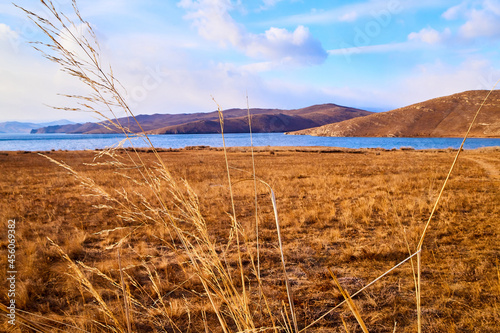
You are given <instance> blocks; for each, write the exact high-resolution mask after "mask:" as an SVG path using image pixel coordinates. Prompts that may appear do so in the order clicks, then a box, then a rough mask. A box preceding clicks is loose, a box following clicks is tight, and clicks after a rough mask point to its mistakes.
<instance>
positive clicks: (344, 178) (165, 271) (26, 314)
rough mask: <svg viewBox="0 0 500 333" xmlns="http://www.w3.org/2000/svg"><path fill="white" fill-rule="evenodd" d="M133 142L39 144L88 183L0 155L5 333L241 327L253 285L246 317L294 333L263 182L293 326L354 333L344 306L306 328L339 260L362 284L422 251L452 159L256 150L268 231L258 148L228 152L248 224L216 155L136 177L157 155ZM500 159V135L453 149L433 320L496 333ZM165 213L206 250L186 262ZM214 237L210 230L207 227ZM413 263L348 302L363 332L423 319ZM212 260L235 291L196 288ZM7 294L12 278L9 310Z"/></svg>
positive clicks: (499, 321)
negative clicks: (11, 260) (9, 317)
mask: <svg viewBox="0 0 500 333" xmlns="http://www.w3.org/2000/svg"><path fill="white" fill-rule="evenodd" d="M97 153H99V152H97ZM129 153H130V151H128V150H116V151H114V152H113V154H112V155H106V154H103V155H102V156H101V157H99V158H96V159H95V156H96V152H91V151H85V152H82V151H79V152H62V151H52V152H45V153H44V154H45V155H46V156H48V157H50V158H52V159H54V160H56V161H63V162H64V163H67V165H68V166H69V167H71V168H72V169H74V171H75V172H78V177H79V178H75V174H72V173H71V172H69V169H67V168H63V167H62V166H61V165H57V164H56V163H54V162H52V161H50V160H48V159H47V158H45V157H43V156H41V155H39V154H37V153H33V152H31V153H30V152H4V153H0V167H1V169H2V171H1V177H0V190H1V196H0V198H1V199H0V222H1V225H2V228H3V230H7V221H8V220H11V219H15V221H16V241H17V252H16V266H17V271H18V273H17V277H16V278H17V280H16V305H17V310H18V312H17V323H16V325H15V326H12V325H9V324H8V323H7V321H6V320H2V322H1V326H0V330H1V331H6V332H39V331H41V332H55V331H57V330H56V328H57V329H59V331H65V332H81V331H82V330H84V331H88V332H113V331H116V332H127V331H133V332H223V331H224V330H227V331H231V332H237V331H241V327H242V326H241V325H240V324H238V321H237V320H236V319H234V318H235V317H238V316H239V314H238V313H239V312H238V311H236V310H232V308H231V304H232V303H231V299H230V298H231V297H232V298H238V297H243V298H242V299H243V302H244V303H245V304H244V305H243V307H244V309H245V311H243V312H245V314H242V315H241V316H242V317H243V318H242V319H241V322H247V323H248V325H249V326H250V327H254V330H253V331H254V332H261V331H267V330H269V331H271V332H273V331H279V332H281V331H283V332H284V331H287V330H288V331H294V330H293V327H288V326H287V325H290V323H291V322H292V320H291V319H290V318H289V317H290V316H291V314H290V311H289V306H288V298H287V291H286V282H285V281H286V279H285V277H284V273H283V268H282V264H281V261H280V256H281V254H280V246H279V241H278V236H277V228H276V221H275V215H274V211H273V205H272V200H271V196H270V189H269V187H268V186H267V185H265V184H264V183H263V182H265V183H267V184H268V185H269V186H270V187H271V188H272V189H273V191H274V193H275V195H276V207H277V212H278V217H279V222H280V231H281V238H282V247H281V249H282V250H283V253H284V258H285V262H286V272H287V276H288V279H289V285H290V287H291V290H292V292H293V305H294V308H295V314H296V321H297V324H298V328H299V330H302V331H306V332H346V331H347V332H359V331H360V327H359V325H358V323H357V321H356V319H355V318H354V316H353V314H352V312H351V311H350V310H349V308H348V307H347V305H343V306H341V307H339V308H338V309H336V310H334V311H332V312H331V313H329V314H328V315H326V316H325V317H324V318H323V319H322V320H319V321H318V322H317V323H315V324H314V325H312V326H311V327H309V328H307V329H306V330H304V328H306V327H308V326H309V325H310V324H311V323H313V322H314V321H315V320H316V319H317V318H319V317H321V316H322V315H324V314H325V313H327V312H328V311H329V310H330V309H332V308H333V307H335V306H336V305H337V304H339V303H340V302H342V301H343V299H344V298H343V296H342V294H341V292H340V291H339V289H338V288H337V286H336V285H335V283H334V281H333V279H332V277H331V275H330V273H329V271H328V269H330V270H331V271H332V272H333V273H334V274H335V276H336V277H337V278H338V280H339V283H340V285H341V286H342V287H343V288H344V289H345V290H346V291H347V292H348V293H349V294H354V293H355V292H356V291H358V290H360V289H361V288H363V287H364V286H365V285H367V284H369V283H370V282H371V281H373V280H374V279H376V278H377V277H378V276H380V275H381V274H383V273H385V272H386V271H388V270H389V269H391V268H392V267H393V266H394V265H396V264H398V263H400V262H401V261H403V260H404V259H406V258H407V257H408V256H409V255H410V254H412V253H414V251H415V250H416V248H417V244H418V242H419V240H420V237H421V234H422V230H423V227H424V225H425V223H426V221H427V219H428V217H429V214H430V211H431V209H432V206H433V204H434V201H435V200H436V197H437V195H438V193H439V190H440V188H441V186H442V184H443V181H444V179H445V177H446V175H447V173H448V170H449V168H450V165H451V163H452V161H453V159H454V157H455V154H456V152H455V151H453V150H429V151H414V150H393V151H385V150H377V149H369V150H335V149H323V148H300V149H293V148H260V149H257V151H256V153H255V167H256V176H257V177H258V179H259V180H262V181H263V182H260V181H258V182H257V195H256V197H257V202H258V206H257V207H258V209H257V212H258V213H257V217H258V219H257V220H258V238H257V232H256V217H255V195H254V182H253V178H252V157H251V154H250V152H249V151H248V149H247V150H244V149H231V150H230V151H229V153H228V163H229V166H230V168H229V170H230V174H231V180H232V182H231V184H232V186H231V190H232V192H233V193H234V195H233V196H234V206H235V214H234V215H235V217H236V221H237V222H234V220H233V219H234V217H233V212H232V205H231V196H230V191H229V186H228V179H227V171H226V164H225V163H226V162H225V158H224V152H223V151H221V150H218V149H209V148H196V149H181V150H170V151H160V152H159V157H160V158H161V160H162V161H163V162H164V163H165V165H166V167H167V169H168V170H169V171H170V172H171V175H170V174H169V175H163V177H164V178H162V179H163V181H164V180H165V179H170V178H169V177H171V179H173V181H175V184H176V185H175V186H176V188H177V190H176V191H177V192H176V191H173V192H172V190H169V189H170V187H171V186H172V185H171V184H170V185H168V186H167V185H165V184H164V183H163V181H158V182H157V183H155V181H151V182H148V181H146V180H145V179H150V178H148V177H144V175H143V174H141V173H142V172H149V171H141V170H143V169H142V167H141V164H140V163H143V164H144V165H154V163H157V162H158V161H157V159H156V158H155V156H154V154H153V153H151V152H150V151H149V152H148V151H141V152H139V153H138V155H137V157H134V159H137V158H139V160H140V163H135V164H134V163H131V161H132V159H130V158H129V157H128V154H129ZM122 158H123V160H122ZM117 161H118V162H117ZM119 161H123V162H119ZM91 164H92V165H91ZM499 169H500V149H498V148H489V149H486V148H485V149H479V150H472V151H464V152H463V153H462V155H461V156H460V159H459V161H458V165H457V167H456V169H455V171H454V172H453V174H452V177H451V179H450V181H449V183H448V186H447V188H446V190H445V192H444V195H443V198H442V199H441V202H440V205H439V207H438V210H437V212H436V216H435V218H434V220H433V221H432V222H431V225H430V229H429V231H428V233H427V236H426V238H425V240H424V246H423V251H422V291H421V292H422V325H423V326H422V330H423V331H424V332H498V327H500V262H499V259H500V238H499V234H500V224H499V220H500V186H499V185H500V170H499ZM154 179H157V178H154ZM183 180H186V182H187V183H188V184H189V187H187V186H186V185H185V184H184V183H183ZM153 183H154V184H153ZM82 185H83V186H82ZM153 188H154V189H155V190H154V191H153V190H152V189H153ZM176 196H177V197H176ZM179 197H181V198H180V200H179ZM113 198H118V199H113ZM193 198H195V199H193ZM179 202H183V204H179ZM158 203H161V204H158ZM190 209H192V211H191V210H190ZM186 210H187V211H189V212H191V213H192V214H194V215H196V214H198V212H199V214H200V216H199V217H198V218H199V219H200V220H203V221H205V222H206V230H201V229H203V228H204V227H203V226H200V225H199V224H196V223H191V222H190V219H191V218H192V216H191V215H188V214H187V213H186ZM165 216H167V217H165ZM171 216H175V217H171ZM169 219H171V221H170V222H169ZM170 225H174V226H175V228H179V230H180V229H182V232H183V233H184V234H185V235H187V236H186V237H188V238H189V239H191V240H192V242H193V243H192V244H194V245H192V247H191V251H196V250H197V246H199V251H200V252H201V253H200V254H199V257H195V258H194V259H193V257H190V254H189V253H187V252H186V250H187V249H186V245H185V244H184V243H183V242H184V240H182V239H181V238H182V237H181V238H179V236H176V234H175V232H173V231H172V227H169V226H170ZM205 234H206V240H203V242H202V241H201V240H200V238H201V236H199V235H205ZM1 235H2V236H1V240H0V262H1V265H0V267H2V270H1V271H0V278H1V280H2V281H6V277H7V276H6V274H7V270H6V269H4V267H7V245H8V240H7V236H6V233H4V232H2V233H1ZM49 238H50V240H49ZM257 240H258V242H259V248H258V251H257ZM205 242H206V243H205ZM238 243H239V244H240V245H239V246H238ZM56 244H57V245H56ZM205 244H211V245H210V246H208V245H205ZM212 250H213V254H214V255H215V256H216V257H217V258H218V259H217V260H219V261H220V262H219V263H218V264H216V263H209V264H207V265H208V266H203V265H205V264H204V263H201V264H200V263H199V262H198V261H199V260H202V259H201V258H207V256H208V255H207V256H204V254H203V252H207V253H208V252H210V251H212ZM65 255H67V257H66V258H65ZM412 264H413V265H415V261H413V262H410V261H408V262H406V263H404V264H403V265H401V266H400V267H398V268H397V269H395V270H393V271H392V272H390V273H389V274H387V275H386V276H385V277H384V278H383V279H381V280H379V281H377V282H376V283H375V284H373V285H372V286H370V287H369V288H367V289H366V290H364V291H363V292H361V293H360V294H359V295H357V296H356V297H354V298H353V299H354V303H355V304H356V306H357V308H358V310H359V312H360V315H361V317H362V318H363V320H364V322H365V324H366V326H367V327H368V330H369V331H370V332H416V331H417V307H416V299H415V280H414V274H413V269H412ZM196 265H202V269H198V270H197V269H196V268H195V267H194V266H196ZM210 265H212V266H210ZM217 265H220V267H222V268H221V269H224V270H225V272H227V274H226V273H224V274H223V273H221V275H220V276H219V277H217V278H213V281H215V282H213V283H214V284H217V283H218V282H217V281H222V282H221V284H223V285H224V286H225V285H226V283H229V282H230V284H231V288H233V290H234V291H235V292H236V294H234V295H233V296H231V297H229V296H227V295H226V296H224V297H226V298H224V297H219V298H217V297H216V296H219V295H218V293H217V292H216V291H212V293H207V289H206V287H205V285H204V284H203V283H204V281H208V278H205V277H204V275H203V274H204V273H203V271H204V269H206V268H203V267H219V266H217ZM217 269H218V268H217ZM242 272H243V273H244V274H242ZM259 272H260V273H259ZM207 274H209V273H207ZM210 274H212V273H210ZM257 275H259V276H260V279H257V278H256V276H257ZM224 277H225V278H226V279H227V281H229V282H225V281H224ZM211 281H212V280H211ZM242 281H243V282H242ZM259 281H260V282H259ZM228 288H229V287H228ZM6 289H7V283H5V282H2V284H1V286H0V291H1V293H0V303H2V304H4V305H6V304H7V302H8V298H7V293H6ZM209 294H210V296H211V297H209ZM241 295H243V296H241ZM236 307H237V306H236ZM2 309H3V310H4V311H5V309H4V308H2ZM218 316H222V317H224V318H225V319H224V320H223V321H224V322H225V323H226V324H227V325H226V326H225V327H222V326H224V325H221V320H220V318H218ZM233 319H234V320H233ZM247 331H250V330H247Z"/></svg>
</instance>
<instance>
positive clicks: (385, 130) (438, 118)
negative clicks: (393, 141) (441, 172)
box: [288, 90, 500, 137]
mask: <svg viewBox="0 0 500 333" xmlns="http://www.w3.org/2000/svg"><path fill="white" fill-rule="evenodd" d="M487 94H488V91H486V90H475V91H466V92H462V93H459V94H454V95H451V96H446V97H440V98H435V99H431V100H428V101H425V102H421V103H417V104H413V105H410V106H406V107H403V108H399V109H395V110H392V111H388V112H383V113H375V114H372V115H370V116H367V117H363V118H357V119H350V120H346V121H343V122H339V123H335V124H329V125H325V126H321V127H317V128H311V129H306V130H302V131H296V132H293V133H288V134H297V135H314V136H337V137H462V136H464V134H465V132H466V131H467V128H468V126H469V125H470V122H471V121H472V118H473V117H474V114H475V112H476V111H477V110H478V108H479V107H480V106H481V103H482V102H483V100H484V98H485V97H486V96H487ZM470 136H471V137H500V91H499V90H495V91H493V92H492V93H491V95H490V97H489V98H488V100H487V101H486V103H485V104H484V106H483V108H482V109H481V112H480V113H479V116H478V118H477V119H476V122H475V125H474V127H473V128H472V130H471V133H470Z"/></svg>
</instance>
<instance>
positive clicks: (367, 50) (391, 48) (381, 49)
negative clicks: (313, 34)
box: [328, 42, 415, 56]
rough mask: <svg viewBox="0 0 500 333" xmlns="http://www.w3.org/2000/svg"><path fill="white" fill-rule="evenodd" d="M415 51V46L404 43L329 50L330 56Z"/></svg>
mask: <svg viewBox="0 0 500 333" xmlns="http://www.w3.org/2000/svg"><path fill="white" fill-rule="evenodd" d="M413 50H415V45H414V44H411V43H408V42H404V43H389V44H380V45H368V46H359V47H349V48H343V49H336V50H329V51H328V54H330V55H344V56H350V55H352V54H371V53H387V52H408V51H413Z"/></svg>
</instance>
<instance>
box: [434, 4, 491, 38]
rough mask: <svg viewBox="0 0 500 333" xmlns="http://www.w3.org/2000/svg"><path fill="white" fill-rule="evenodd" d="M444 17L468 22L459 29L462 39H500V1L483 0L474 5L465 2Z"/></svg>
mask: <svg viewBox="0 0 500 333" xmlns="http://www.w3.org/2000/svg"><path fill="white" fill-rule="evenodd" d="M442 16H443V17H444V18H445V19H447V20H457V19H460V18H464V19H465V20H466V22H465V23H464V24H463V25H462V26H461V27H460V29H459V35H460V36H461V37H462V38H466V39H474V38H480V37H486V38H500V1H499V0H483V1H480V2H474V3H472V2H469V1H464V2H462V3H461V4H459V5H456V6H453V7H451V8H449V9H448V10H447V11H446V12H445V13H444V14H443V15H442Z"/></svg>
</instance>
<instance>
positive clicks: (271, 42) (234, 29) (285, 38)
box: [179, 0, 327, 65]
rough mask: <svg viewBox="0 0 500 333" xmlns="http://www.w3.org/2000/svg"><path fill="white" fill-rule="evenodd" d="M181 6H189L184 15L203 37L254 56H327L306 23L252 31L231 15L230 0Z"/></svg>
mask: <svg viewBox="0 0 500 333" xmlns="http://www.w3.org/2000/svg"><path fill="white" fill-rule="evenodd" d="M179 6H180V7H182V8H184V9H186V10H187V12H188V13H187V14H186V16H185V18H186V19H188V20H190V21H192V22H193V25H194V26H195V27H196V28H197V29H198V33H199V34H200V35H201V36H202V37H204V38H205V39H207V40H210V41H214V42H218V43H219V44H221V45H224V46H227V44H230V45H232V46H233V47H235V48H236V49H237V50H239V51H241V52H244V53H245V54H246V55H247V56H250V57H252V58H257V59H262V60H268V61H273V62H278V63H289V64H294V65H313V64H321V63H322V62H324V61H325V60H326V58H327V53H326V51H325V50H324V49H323V47H322V45H321V43H320V42H319V41H318V40H317V39H315V38H314V37H313V36H312V35H311V33H310V32H309V30H308V29H307V28H306V27H304V26H298V27H297V28H296V29H295V31H293V32H290V31H288V30H286V29H280V28H274V27H271V28H270V29H268V30H267V31H265V32H264V33H262V34H253V33H250V32H248V31H247V30H246V29H245V27H243V26H242V25H240V24H238V23H237V22H236V21H235V20H234V19H233V18H232V17H231V15H230V14H229V11H230V10H231V9H232V6H231V3H230V1H229V0H182V1H180V2H179Z"/></svg>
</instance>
